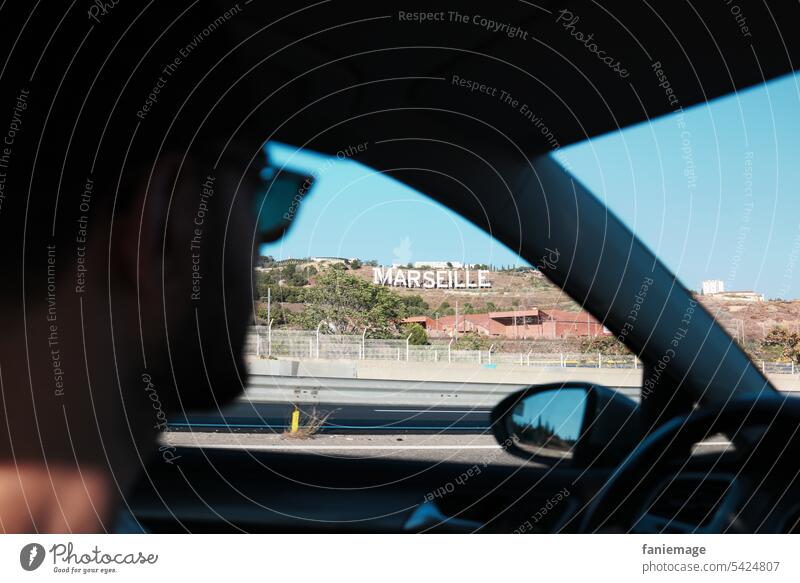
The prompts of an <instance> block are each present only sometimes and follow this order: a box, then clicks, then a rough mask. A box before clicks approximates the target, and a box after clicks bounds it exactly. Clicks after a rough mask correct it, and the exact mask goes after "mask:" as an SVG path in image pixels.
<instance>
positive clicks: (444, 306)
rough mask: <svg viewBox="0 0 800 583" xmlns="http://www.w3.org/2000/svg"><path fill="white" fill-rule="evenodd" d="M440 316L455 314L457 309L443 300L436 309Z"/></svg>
mask: <svg viewBox="0 0 800 583" xmlns="http://www.w3.org/2000/svg"><path fill="white" fill-rule="evenodd" d="M435 312H436V313H438V314H439V315H440V316H454V315H455V313H456V311H455V310H454V309H453V308H452V307H450V304H449V303H448V302H442V303H441V304H439V307H438V308H436V310H435Z"/></svg>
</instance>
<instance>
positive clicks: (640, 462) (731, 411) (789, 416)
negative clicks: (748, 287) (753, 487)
mask: <svg viewBox="0 0 800 583" xmlns="http://www.w3.org/2000/svg"><path fill="white" fill-rule="evenodd" d="M757 427H762V428H766V431H763V432H756V431H753V430H754V429H755V428H757ZM716 433H725V434H728V435H739V436H742V437H743V439H744V441H745V444H747V443H748V440H750V441H752V438H755V440H757V441H758V446H759V456H758V457H759V458H761V459H759V460H758V462H759V463H760V464H763V465H765V466H766V467H767V468H768V470H767V472H769V470H770V469H772V468H773V466H774V464H775V462H776V461H778V460H777V459H772V460H765V459H763V455H762V451H761V450H765V451H769V452H772V457H773V458H777V457H778V456H779V454H781V453H786V451H788V450H789V449H791V448H790V447H786V445H787V438H788V437H794V438H795V439H793V440H792V444H793V445H795V446H796V443H797V437H798V435H797V434H798V433H800V399H797V398H792V397H787V396H785V395H781V394H779V393H764V394H761V395H759V396H753V397H742V398H737V399H733V400H731V401H730V402H728V403H727V404H726V405H725V406H723V407H721V408H716V409H703V408H698V409H695V410H693V411H692V412H691V413H689V414H686V415H680V416H678V417H675V418H673V419H671V420H669V421H668V422H666V423H665V424H664V425H662V426H661V427H659V428H658V429H657V430H656V431H654V432H653V433H651V434H650V435H648V436H647V437H646V438H645V439H644V440H642V441H641V442H640V443H639V445H638V446H637V447H636V448H635V449H634V450H633V451H632V452H631V453H630V454H629V455H628V456H627V457H626V458H625V460H624V461H623V462H622V463H621V464H620V465H619V466H618V467H617V468H616V469H615V470H614V472H613V473H612V475H611V477H610V478H609V479H608V481H607V482H606V483H605V484H604V485H603V487H602V488H601V489H600V491H599V492H598V493H597V494H596V495H595V497H594V499H593V500H592V502H591V503H590V505H589V507H588V508H587V510H586V511H585V513H584V516H583V520H582V521H581V525H580V530H579V532H582V533H589V532H598V531H612V530H613V531H615V532H616V531H619V530H622V531H624V532H653V530H652V526H653V525H652V524H649V525H648V522H647V521H646V520H643V519H644V517H645V514H644V510H643V507H644V505H645V503H646V501H648V500H651V499H652V498H653V496H655V495H657V494H658V492H659V486H660V485H662V484H663V482H664V479H665V478H666V477H667V476H668V475H669V469H670V468H671V467H674V464H675V463H676V462H680V461H685V460H686V459H688V457H689V455H690V453H691V447H692V446H693V445H694V444H695V443H697V442H699V441H701V440H703V439H705V438H706V437H707V436H710V435H714V434H716ZM771 439H775V443H783V444H784V446H783V448H782V449H780V448H774V447H763V448H762V447H760V446H761V445H763V444H765V443H766V442H767V441H768V440H771ZM792 453H796V451H793V452H792ZM781 457H783V460H782V461H781V463H786V461H787V460H786V458H788V457H790V456H781ZM789 461H790V463H793V464H794V465H795V466H797V467H796V468H795V469H796V470H797V469H800V464H798V462H797V457H796V456H795V457H794V459H793V460H791V459H790V460H789ZM770 462H771V463H770ZM759 473H761V472H759ZM762 481H763V480H762ZM732 490H733V489H732V488H728V489H727V491H726V493H725V494H724V495H723V501H722V504H721V505H720V508H722V507H725V514H726V515H727V516H717V517H715V520H712V521H711V525H713V526H712V528H710V529H704V530H703V532H715V531H716V532H723V531H726V530H728V529H729V527H730V526H731V522H730V520H731V517H735V516H737V514H738V510H739V509H737V508H736V506H737V504H738V503H740V502H743V501H744V500H748V501H749V500H750V498H751V497H752V496H742V495H741V494H742V493H741V492H740V493H739V495H733V494H732ZM725 498H729V499H730V500H725ZM733 498H735V500H734V499H733ZM726 501H727V502H728V503H727V504H726V503H725V502H726ZM642 526H644V528H642ZM648 526H649V527H650V530H648Z"/></svg>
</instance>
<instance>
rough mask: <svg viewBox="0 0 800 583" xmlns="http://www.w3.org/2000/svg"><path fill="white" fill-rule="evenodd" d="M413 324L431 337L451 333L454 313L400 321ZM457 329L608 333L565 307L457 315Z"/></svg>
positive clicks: (544, 334)
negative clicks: (424, 330)
mask: <svg viewBox="0 0 800 583" xmlns="http://www.w3.org/2000/svg"><path fill="white" fill-rule="evenodd" d="M403 322H405V323H409V324H411V323H415V324H419V325H421V326H422V327H423V328H425V329H426V331H427V332H428V334H429V335H430V336H433V337H437V336H438V337H441V336H448V337H449V336H453V333H454V330H455V327H456V317H455V316H441V317H439V318H436V319H434V318H429V317H428V316H413V317H411V318H406V319H405V320H403ZM458 332H459V334H462V333H465V332H474V333H477V334H481V335H483V336H502V337H505V338H520V339H528V338H531V339H533V338H565V337H568V336H606V335H610V334H611V332H609V331H608V330H607V329H606V328H605V326H603V325H602V324H601V323H600V322H598V321H597V320H596V319H595V318H594V317H593V316H592V315H591V314H589V313H588V312H584V311H580V312H568V311H566V310H555V309H553V310H547V311H544V310H539V309H538V308H528V309H520V310H511V311H504V312H489V313H488V314H459V316H458Z"/></svg>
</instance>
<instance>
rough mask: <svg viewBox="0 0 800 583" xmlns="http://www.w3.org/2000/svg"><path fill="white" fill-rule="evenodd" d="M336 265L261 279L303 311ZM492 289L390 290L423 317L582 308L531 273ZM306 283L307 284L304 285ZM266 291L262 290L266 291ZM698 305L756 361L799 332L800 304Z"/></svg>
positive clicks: (497, 280) (279, 302)
mask: <svg viewBox="0 0 800 583" xmlns="http://www.w3.org/2000/svg"><path fill="white" fill-rule="evenodd" d="M334 263H342V262H335V261H292V262H282V263H281V264H276V265H274V266H272V267H267V268H263V269H262V270H261V277H262V278H264V280H269V281H270V282H271V283H270V285H271V287H272V290H273V301H274V304H273V305H274V307H275V308H279V306H283V307H284V309H287V310H289V311H291V312H295V313H298V312H301V311H302V310H303V304H302V303H299V302H297V301H296V300H295V299H293V295H292V290H298V289H309V288H312V287H313V286H314V283H315V277H316V275H317V274H318V273H319V272H320V271H321V270H324V269H326V268H329V267H330V266H331V265H332V264H334ZM287 264H289V265H293V266H294V267H292V268H291V270H292V271H294V270H296V276H295V275H293V276H292V277H291V279H286V276H285V272H284V268H285V267H286V265H287ZM347 272H348V273H349V274H351V275H354V276H356V277H357V278H359V279H361V280H362V281H366V282H372V281H373V268H372V267H371V266H366V265H361V266H359V267H358V268H356V269H353V268H352V267H348V268H347ZM489 280H490V281H491V283H492V287H491V288H489V289H468V290H467V289H435V288H434V289H427V288H418V287H415V288H405V287H392V288H391V289H392V291H393V292H395V293H397V294H399V295H400V296H401V297H406V298H413V297H415V296H416V297H418V298H421V300H422V302H424V303H425V304H427V309H425V308H424V306H422V305H420V306H419V308H418V311H419V312H420V314H419V315H423V313H424V314H427V315H430V316H433V315H434V314H436V313H438V314H439V315H448V314H452V313H453V311H454V309H455V306H456V302H458V306H459V311H460V312H461V313H462V314H463V313H471V312H487V311H503V310H514V309H519V308H533V307H537V308H541V309H544V310H547V309H548V308H550V309H553V308H557V309H562V310H570V311H577V310H579V309H580V306H579V305H578V304H577V303H576V302H574V301H573V300H572V299H570V298H569V297H568V296H566V295H565V294H564V293H563V292H562V291H561V290H560V289H559V288H557V287H556V286H555V285H553V284H552V283H550V282H549V281H548V280H546V279H544V278H543V277H541V276H540V275H539V274H537V273H535V272H534V271H532V270H520V271H493V272H491V273H490V274H489ZM304 284H305V285H304ZM262 291H263V290H262ZM698 299H699V301H700V302H701V303H702V304H703V306H705V307H706V309H708V311H709V312H710V313H711V314H712V315H713V316H714V317H715V318H716V319H717V321H718V322H720V324H721V325H722V326H723V327H724V328H725V329H726V330H727V331H728V332H729V333H730V334H731V335H732V336H733V337H734V338H736V339H737V340H738V341H739V342H740V344H742V345H743V346H745V347H746V348H747V350H748V351H750V352H751V353H752V354H753V355H754V356H755V357H756V358H772V357H776V356H777V354H771V353H769V351H767V352H765V351H764V350H763V347H762V346H761V345H760V344H761V341H762V340H763V339H764V337H765V336H766V335H767V334H768V333H769V331H770V330H771V329H772V328H774V327H775V326H783V327H785V328H787V329H788V330H789V332H797V333H800V301H766V302H745V301H730V300H727V301H726V300H721V299H715V298H711V297H707V296H705V297H704V296H699V297H698ZM567 344H569V346H565V349H571V350H574V349H575V348H576V347H575V346H574V344H575V341H569V342H568V343H567Z"/></svg>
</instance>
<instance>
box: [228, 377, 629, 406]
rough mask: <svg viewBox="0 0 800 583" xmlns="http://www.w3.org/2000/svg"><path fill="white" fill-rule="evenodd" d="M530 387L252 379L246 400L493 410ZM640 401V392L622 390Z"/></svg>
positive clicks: (329, 379) (434, 382) (386, 381)
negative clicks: (492, 408)
mask: <svg viewBox="0 0 800 583" xmlns="http://www.w3.org/2000/svg"><path fill="white" fill-rule="evenodd" d="M526 386H528V385H521V384H520V385H517V384H498V383H472V382H442V381H406V380H396V381H395V380H375V379H355V378H314V377H296V376H273V375H251V377H250V383H249V385H248V388H247V391H246V392H245V395H244V397H242V399H243V400H245V401H250V402H252V403H297V404H298V405H300V404H302V405H316V404H320V403H324V404H326V405H387V406H398V405H408V406H423V407H425V406H435V405H453V406H460V407H486V406H490V407H491V406H493V405H495V404H496V403H498V402H499V401H500V400H501V399H502V398H503V397H505V396H507V395H509V394H511V393H513V392H515V391H518V390H520V389H523V388H525V387H526ZM617 390H618V391H619V392H621V393H623V394H625V395H628V396H630V397H631V398H634V399H636V400H638V398H639V389H638V388H637V389H633V388H619V389H617Z"/></svg>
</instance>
